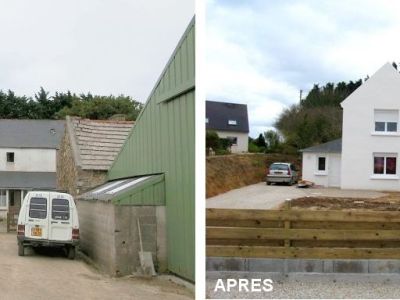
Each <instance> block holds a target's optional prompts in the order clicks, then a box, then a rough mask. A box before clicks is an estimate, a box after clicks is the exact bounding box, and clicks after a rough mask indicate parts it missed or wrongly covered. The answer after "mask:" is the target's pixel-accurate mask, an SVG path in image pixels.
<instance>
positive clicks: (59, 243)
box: [17, 191, 79, 259]
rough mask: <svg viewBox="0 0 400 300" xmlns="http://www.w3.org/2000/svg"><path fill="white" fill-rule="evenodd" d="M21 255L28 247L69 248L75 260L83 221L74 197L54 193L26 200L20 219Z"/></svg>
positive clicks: (31, 194)
mask: <svg viewBox="0 0 400 300" xmlns="http://www.w3.org/2000/svg"><path fill="white" fill-rule="evenodd" d="M17 228H18V229H17V239H18V255H19V256H24V254H25V251H24V250H25V247H27V246H31V247H38V246H54V247H65V249H66V251H67V256H68V258H70V259H74V258H75V248H76V246H77V245H78V244H79V221H78V213H77V211H76V206H75V202H74V199H73V198H72V196H71V195H69V194H66V193H60V192H53V191H31V192H28V194H27V195H26V196H25V198H24V201H23V203H22V205H21V210H20V212H19V216H18V227H17Z"/></svg>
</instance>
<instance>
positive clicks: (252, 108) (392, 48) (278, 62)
mask: <svg viewBox="0 0 400 300" xmlns="http://www.w3.org/2000/svg"><path fill="white" fill-rule="evenodd" d="M207 6H208V7H207V40H206V42H207V45H206V51H207V56H206V58H207V59H206V60H207V68H206V70H207V78H206V82H207V96H208V98H212V99H213V100H223V101H232V102H240V103H247V104H248V106H249V119H250V127H251V133H252V135H253V136H254V135H257V133H258V132H259V130H264V128H270V126H272V124H273V122H274V120H275V119H276V118H277V116H278V115H279V113H280V112H281V111H282V110H283V109H284V108H285V107H287V106H288V105H290V104H293V103H297V102H298V99H299V90H300V89H303V90H305V91H308V90H309V89H311V88H312V85H313V84H314V83H318V84H320V85H322V84H325V83H327V82H338V81H343V80H345V81H348V80H358V79H360V78H364V77H365V76H366V75H367V74H368V75H372V73H374V72H375V71H376V70H377V69H378V68H379V67H380V66H381V65H382V64H384V63H386V62H387V61H399V60H400V57H399V53H400V40H399V39H398V38H397V36H398V32H400V19H399V18H398V17H397V15H396V14H397V12H398V11H399V8H400V3H399V2H398V1H390V0H386V1H378V0H368V1H361V0H350V1H346V2H343V1H327V0H325V1H320V0H319V1H317V0H309V1H298V0H289V1H275V2H271V1H261V0H254V1H245V2H243V1H222V0H220V1H209V2H208V5H207Z"/></svg>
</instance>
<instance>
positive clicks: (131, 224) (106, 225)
mask: <svg viewBox="0 0 400 300" xmlns="http://www.w3.org/2000/svg"><path fill="white" fill-rule="evenodd" d="M77 205H78V214H79V221H80V231H81V249H82V251H83V252H84V253H86V254H87V255H88V256H89V257H90V258H91V259H93V261H94V262H95V263H96V264H97V265H98V267H99V268H100V269H101V270H102V271H104V272H106V273H108V274H110V275H112V276H124V275H129V274H133V273H135V272H137V269H138V267H140V260H139V251H140V242H139V231H138V226H137V220H138V219H139V220H140V227H141V233H142V242H143V250H144V251H150V252H152V255H153V262H154V264H155V267H156V271H157V272H159V273H163V272H165V271H166V270H167V250H166V248H167V243H166V222H165V221H166V217H165V207H163V206H127V205H125V206H118V205H114V204H112V203H110V202H103V201H84V200H79V201H78V204H77Z"/></svg>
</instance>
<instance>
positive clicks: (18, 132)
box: [0, 119, 65, 149]
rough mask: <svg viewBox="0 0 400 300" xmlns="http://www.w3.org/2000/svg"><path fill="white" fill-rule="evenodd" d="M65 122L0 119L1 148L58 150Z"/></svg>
mask: <svg viewBox="0 0 400 300" xmlns="http://www.w3.org/2000/svg"><path fill="white" fill-rule="evenodd" d="M64 126H65V121H56V120H20V119H0V148H47V149H58V148H59V146H60V142H61V139H62V136H63V135H64Z"/></svg>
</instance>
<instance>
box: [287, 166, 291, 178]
mask: <svg viewBox="0 0 400 300" xmlns="http://www.w3.org/2000/svg"><path fill="white" fill-rule="evenodd" d="M287 174H288V175H289V176H291V175H292V171H291V170H290V168H288V172H287Z"/></svg>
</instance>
